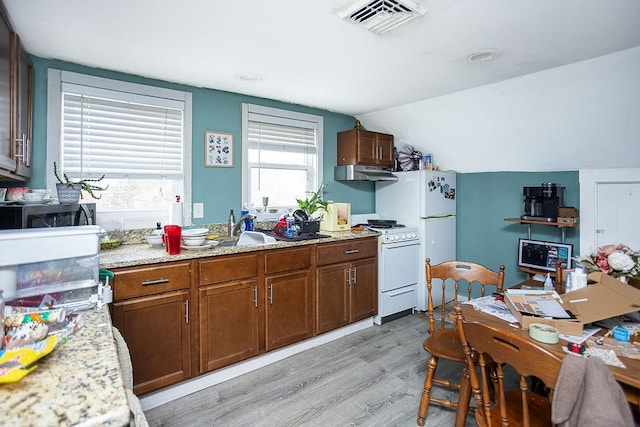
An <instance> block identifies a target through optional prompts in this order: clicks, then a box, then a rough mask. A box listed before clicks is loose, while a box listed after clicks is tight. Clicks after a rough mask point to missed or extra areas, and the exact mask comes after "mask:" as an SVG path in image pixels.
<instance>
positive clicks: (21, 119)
mask: <svg viewBox="0 0 640 427" xmlns="http://www.w3.org/2000/svg"><path fill="white" fill-rule="evenodd" d="M15 40H16V43H15V46H16V67H17V70H16V75H17V77H18V78H17V81H16V87H15V88H14V95H15V102H14V109H15V110H14V111H15V112H16V118H15V120H16V123H15V131H14V133H13V141H14V145H15V153H16V154H15V158H16V175H18V176H21V177H23V178H29V177H31V157H32V141H31V132H32V114H33V66H32V65H31V60H30V59H29V57H28V55H27V52H26V51H25V50H24V49H22V45H21V44H20V40H19V38H18V36H15Z"/></svg>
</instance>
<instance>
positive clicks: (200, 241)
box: [182, 236, 205, 246]
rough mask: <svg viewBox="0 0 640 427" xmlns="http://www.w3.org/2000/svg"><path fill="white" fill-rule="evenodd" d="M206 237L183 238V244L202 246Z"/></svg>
mask: <svg viewBox="0 0 640 427" xmlns="http://www.w3.org/2000/svg"><path fill="white" fill-rule="evenodd" d="M204 239H205V236H182V243H184V245H185V246H202V245H203V244H204Z"/></svg>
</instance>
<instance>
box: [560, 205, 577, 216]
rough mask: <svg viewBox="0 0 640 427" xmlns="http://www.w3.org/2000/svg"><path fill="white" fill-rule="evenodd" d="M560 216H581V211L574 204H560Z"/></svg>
mask: <svg viewBox="0 0 640 427" xmlns="http://www.w3.org/2000/svg"><path fill="white" fill-rule="evenodd" d="M558 216H560V217H565V218H578V217H579V216H580V212H579V211H578V209H576V208H574V207H572V206H559V207H558Z"/></svg>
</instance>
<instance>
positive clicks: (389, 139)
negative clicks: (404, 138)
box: [376, 133, 393, 168]
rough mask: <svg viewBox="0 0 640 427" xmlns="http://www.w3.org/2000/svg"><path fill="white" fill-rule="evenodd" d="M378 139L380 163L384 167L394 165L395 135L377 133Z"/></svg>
mask: <svg viewBox="0 0 640 427" xmlns="http://www.w3.org/2000/svg"><path fill="white" fill-rule="evenodd" d="M376 137H377V139H378V141H377V144H378V157H377V158H378V165H379V166H382V167H385V168H387V167H392V166H393V135H388V134H386V133H379V134H377V135H376Z"/></svg>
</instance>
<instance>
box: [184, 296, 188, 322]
mask: <svg viewBox="0 0 640 427" xmlns="http://www.w3.org/2000/svg"><path fill="white" fill-rule="evenodd" d="M184 320H185V321H186V322H187V325H188V324H189V300H186V301H185V302H184Z"/></svg>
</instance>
